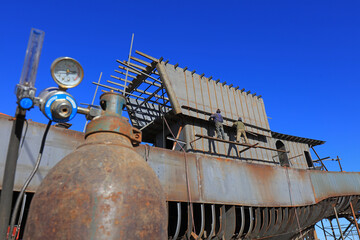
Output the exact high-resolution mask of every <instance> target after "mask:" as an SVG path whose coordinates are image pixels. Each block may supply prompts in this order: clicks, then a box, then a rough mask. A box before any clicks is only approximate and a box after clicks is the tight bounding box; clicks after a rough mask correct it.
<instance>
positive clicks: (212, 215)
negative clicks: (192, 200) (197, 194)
mask: <svg viewBox="0 0 360 240" xmlns="http://www.w3.org/2000/svg"><path fill="white" fill-rule="evenodd" d="M215 215H216V213H215V204H212V205H211V231H210V233H209V237H208V239H211V238H212V237H213V236H214V235H215V225H216V216H215Z"/></svg>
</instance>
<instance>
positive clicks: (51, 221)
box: [24, 93, 167, 240]
mask: <svg viewBox="0 0 360 240" xmlns="http://www.w3.org/2000/svg"><path fill="white" fill-rule="evenodd" d="M100 100H101V102H100V105H101V106H102V108H103V110H104V111H103V114H102V116H100V117H98V118H96V119H94V120H93V121H91V122H90V123H89V125H88V126H87V129H86V134H85V138H86V139H85V142H84V144H82V145H81V146H79V147H78V148H77V149H76V150H75V151H74V152H73V153H71V154H69V155H68V156H66V157H65V158H64V159H63V160H61V161H60V162H59V163H58V164H57V165H56V166H55V167H54V168H53V169H52V170H51V171H50V172H49V174H48V175H47V176H46V177H45V178H44V180H43V181H42V183H41V185H40V186H39V188H38V189H37V191H36V193H35V196H34V198H33V200H32V203H31V207H30V212H29V217H28V220H27V225H26V229H25V237H24V239H26V240H30V239H31V240H44V239H52V240H58V239H61V240H62V239H76V240H79V239H80V240H82V239H83V240H91V239H93V240H99V239H104V240H105V239H106V240H113V239H167V213H166V200H165V195H164V192H163V190H162V188H161V185H160V181H159V179H158V178H157V176H156V175H155V173H154V171H153V170H152V169H151V167H150V166H149V165H148V164H147V163H146V161H145V160H144V159H143V158H142V157H141V156H140V155H138V154H137V153H136V152H135V151H134V150H133V145H132V144H134V143H139V142H140V141H141V132H140V131H139V130H137V129H135V128H133V127H131V126H130V124H129V123H128V121H127V119H126V118H123V117H121V111H122V107H123V105H124V103H125V98H124V97H123V96H122V95H120V94H116V93H105V94H103V95H102V96H101V97H100Z"/></svg>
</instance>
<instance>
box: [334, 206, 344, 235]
mask: <svg viewBox="0 0 360 240" xmlns="http://www.w3.org/2000/svg"><path fill="white" fill-rule="evenodd" d="M334 213H335V217H336V221H337V224H338V228H339V231H340V235H341V239H342V240H344V235H343V232H342V230H341V226H340V222H339V217H338V214H337V211H336V207H334Z"/></svg>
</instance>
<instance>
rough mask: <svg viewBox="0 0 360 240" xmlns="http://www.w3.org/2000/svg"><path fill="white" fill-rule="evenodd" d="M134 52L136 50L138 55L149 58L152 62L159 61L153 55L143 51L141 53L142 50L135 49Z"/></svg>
mask: <svg viewBox="0 0 360 240" xmlns="http://www.w3.org/2000/svg"><path fill="white" fill-rule="evenodd" d="M135 52H136V53H137V54H139V55H140V56H143V57H144V58H147V59H149V60H151V61H153V62H159V59H157V58H154V57H152V56H149V55H147V54H145V53H143V52H140V51H138V50H136V51H135Z"/></svg>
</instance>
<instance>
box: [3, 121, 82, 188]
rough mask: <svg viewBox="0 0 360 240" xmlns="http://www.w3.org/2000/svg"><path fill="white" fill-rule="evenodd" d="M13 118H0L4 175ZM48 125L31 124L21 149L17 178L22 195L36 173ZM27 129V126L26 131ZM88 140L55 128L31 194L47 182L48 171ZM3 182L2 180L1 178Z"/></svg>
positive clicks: (31, 184) (50, 134)
mask: <svg viewBox="0 0 360 240" xmlns="http://www.w3.org/2000/svg"><path fill="white" fill-rule="evenodd" d="M12 122H13V118H12V117H9V116H5V115H0V136H1V137H0V152H1V154H0V173H1V174H2V173H3V172H4V166H5V159H6V153H7V148H8V142H9V138H10V130H11V125H12ZM45 127H46V125H45V124H41V123H37V122H33V121H31V120H29V121H28V129H27V131H26V132H25V130H24V134H23V136H25V138H24V139H25V140H24V143H23V144H22V147H21V149H20V154H19V159H18V164H17V170H16V178H15V185H14V189H15V191H19V190H20V189H21V187H22V185H23V184H24V182H25V180H26V179H27V178H28V176H29V174H30V172H31V170H32V169H33V167H34V165H35V162H36V158H37V155H38V152H39V149H40V143H41V138H42V135H43V133H44V131H45ZM24 128H26V123H25V127H24ZM83 139H84V134H83V133H80V132H77V131H72V130H69V129H64V128H58V127H51V128H50V131H49V134H48V136H47V141H46V144H45V150H44V153H43V157H42V162H41V165H40V169H39V171H38V172H37V173H36V174H35V176H34V178H33V179H32V181H31V182H30V185H29V187H28V189H27V190H28V191H30V192H34V191H35V190H36V188H37V187H38V186H39V185H40V183H41V181H42V180H43V178H44V177H45V176H46V174H47V173H48V171H49V170H50V169H51V168H52V167H53V166H55V164H56V163H57V162H58V161H60V159H62V158H63V157H64V156H66V155H68V154H69V153H71V152H72V151H73V150H74V149H75V148H76V147H77V146H79V145H80V144H81V143H82V142H83ZM1 179H2V178H1ZM1 187H2V180H1V181H0V189H1Z"/></svg>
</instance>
